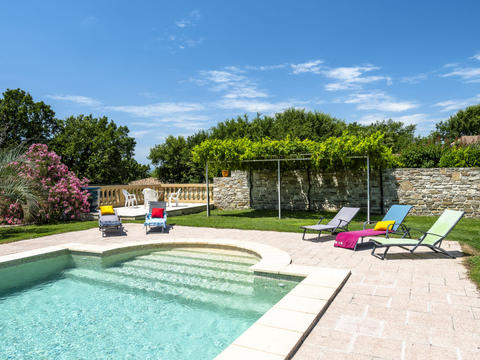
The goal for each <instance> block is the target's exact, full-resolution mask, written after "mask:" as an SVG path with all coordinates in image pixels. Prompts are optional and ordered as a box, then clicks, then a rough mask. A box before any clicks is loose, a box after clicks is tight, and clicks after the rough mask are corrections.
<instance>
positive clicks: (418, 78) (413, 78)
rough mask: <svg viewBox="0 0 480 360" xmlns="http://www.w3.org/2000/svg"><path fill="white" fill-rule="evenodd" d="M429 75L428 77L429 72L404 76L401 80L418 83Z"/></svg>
mask: <svg viewBox="0 0 480 360" xmlns="http://www.w3.org/2000/svg"><path fill="white" fill-rule="evenodd" d="M427 77H428V75H427V74H418V75H412V76H404V77H402V78H401V79H400V82H402V83H407V84H418V83H419V82H421V81H423V80H426V79H427Z"/></svg>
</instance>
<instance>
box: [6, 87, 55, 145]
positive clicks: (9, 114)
mask: <svg viewBox="0 0 480 360" xmlns="http://www.w3.org/2000/svg"><path fill="white" fill-rule="evenodd" d="M58 130H59V121H58V120H57V119H55V113H54V112H53V110H52V109H51V108H50V106H49V105H46V104H45V103H44V102H42V101H40V102H34V101H33V98H32V96H31V95H30V94H29V93H27V92H25V91H23V90H20V89H16V90H11V89H7V90H6V91H5V92H4V93H3V99H0V148H5V147H11V146H15V145H19V144H23V143H32V142H43V143H45V142H48V141H49V140H50V139H52V137H53V136H55V134H56V133H57V132H58Z"/></svg>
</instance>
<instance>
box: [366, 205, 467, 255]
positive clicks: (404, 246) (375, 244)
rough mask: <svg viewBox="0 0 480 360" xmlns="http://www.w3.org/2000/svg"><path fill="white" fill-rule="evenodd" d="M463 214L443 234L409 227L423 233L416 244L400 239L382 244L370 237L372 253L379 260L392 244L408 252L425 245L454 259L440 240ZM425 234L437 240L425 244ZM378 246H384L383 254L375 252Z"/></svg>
mask: <svg viewBox="0 0 480 360" xmlns="http://www.w3.org/2000/svg"><path fill="white" fill-rule="evenodd" d="M463 215H464V214H462V215H461V216H459V218H458V219H457V221H455V223H454V224H453V225H452V226H451V227H450V228H449V229H448V231H447V232H446V233H445V234H444V235H439V234H434V233H432V232H429V231H427V232H424V231H421V230H418V229H413V228H410V229H409V230H416V231H420V232H422V233H423V235H422V236H421V237H420V238H419V239H418V242H417V243H416V244H402V243H401V242H400V241H399V243H398V244H382V243H379V242H377V241H375V240H374V239H371V240H370V241H371V242H372V243H373V249H372V255H373V256H375V257H376V258H378V259H380V260H385V256H386V255H387V252H388V250H390V248H391V247H392V246H398V247H401V248H402V249H404V250H407V251H410V253H413V252H414V251H415V250H417V248H418V247H420V246H426V247H428V248H429V249H431V250H433V251H434V252H436V253H439V254H443V255H446V256H448V257H449V258H452V259H455V256H454V255H452V254H449V253H448V252H447V251H445V250H444V249H442V248H441V247H440V246H441V245H442V241H443V240H444V239H445V238H446V237H447V235H448V234H449V233H450V231H452V229H453V228H454V227H455V226H456V225H457V224H458V222H459V221H460V219H461V218H462V217H463ZM427 235H433V236H436V237H438V240H437V241H435V242H434V243H433V244H425V243H423V240H424V239H425V237H426V236H427ZM404 238H405V236H402V237H401V238H399V240H400V239H404ZM407 246H408V247H411V246H413V248H412V249H409V248H408V247H407ZM379 248H385V251H384V253H383V255H381V254H376V253H375V250H376V249H379Z"/></svg>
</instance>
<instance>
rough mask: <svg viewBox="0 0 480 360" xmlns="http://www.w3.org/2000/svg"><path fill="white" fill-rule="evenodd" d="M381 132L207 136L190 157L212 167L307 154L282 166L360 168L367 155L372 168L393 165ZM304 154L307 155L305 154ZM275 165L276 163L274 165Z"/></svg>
mask: <svg viewBox="0 0 480 360" xmlns="http://www.w3.org/2000/svg"><path fill="white" fill-rule="evenodd" d="M383 138H384V134H383V133H381V132H375V133H373V134H371V135H369V136H362V137H360V136H355V135H350V134H349V133H348V132H345V133H343V134H342V136H339V137H331V138H328V139H327V140H325V141H323V142H315V141H311V140H299V139H290V138H289V137H287V138H286V139H284V140H271V139H269V138H264V139H262V140H261V141H251V140H249V139H247V138H242V139H235V140H218V139H211V140H206V141H204V142H202V143H201V144H199V145H197V146H195V147H194V148H193V150H192V155H193V160H194V161H195V162H197V163H199V164H204V163H205V162H206V161H209V162H210V163H212V165H213V167H222V168H226V169H232V170H233V169H246V168H269V167H272V166H274V165H275V164H272V163H268V162H246V160H247V161H248V160H257V159H263V160H266V159H277V158H281V159H289V158H290V159H291V158H305V157H310V160H309V162H310V163H308V161H304V162H293V161H292V162H288V163H284V164H285V165H283V164H282V166H288V167H290V168H303V167H305V166H308V165H311V166H312V167H314V168H316V169H319V170H330V171H332V170H337V169H339V168H350V169H355V168H361V167H364V166H365V160H364V159H363V158H355V156H357V157H362V156H365V155H367V154H368V155H369V156H370V163H371V166H372V167H383V168H386V167H393V166H396V165H398V160H397V159H396V158H395V156H394V155H393V154H392V150H391V149H390V148H389V147H388V146H386V145H385V144H384V142H383ZM307 154H308V155H307ZM275 166H276V165H275Z"/></svg>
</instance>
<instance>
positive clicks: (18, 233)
mask: <svg viewBox="0 0 480 360" xmlns="http://www.w3.org/2000/svg"><path fill="white" fill-rule="evenodd" d="M282 215H283V218H282V219H281V220H279V219H278V218H277V216H278V214H277V211H275V210H236V211H220V210H213V211H212V212H211V216H210V217H208V218H207V217H206V213H205V212H202V213H198V214H191V215H183V216H175V217H170V218H169V219H168V223H169V224H171V225H183V226H198V227H213V228H220V229H242V230H271V231H283V232H297V233H301V232H302V230H301V229H300V226H301V225H311V224H316V223H317V221H318V219H319V217H321V216H325V217H326V218H327V219H331V218H332V217H333V216H334V215H335V214H334V213H331V212H306V211H295V212H293V211H283V212H282ZM381 218H382V216H376V215H373V216H372V220H380V219H381ZM436 219H437V217H435V216H413V215H409V216H408V217H407V218H406V220H405V225H406V226H407V227H412V228H418V229H420V230H424V231H426V230H428V229H429V228H430V226H431V225H432V224H433V223H434V222H435V220H436ZM365 220H366V215H365V214H360V215H357V217H356V219H355V220H354V221H352V223H351V224H350V226H349V229H350V230H360V229H362V226H363V222H364V221H365ZM130 222H135V223H143V220H137V221H130ZM324 222H325V220H324ZM94 227H97V222H96V221H84V222H66V223H57V224H49V225H29V226H18V227H4V228H0V243H7V242H13V241H18V240H24V239H32V238H36V237H40V236H47V235H53V234H60V233H64V232H70V231H78V230H86V229H90V228H94ZM412 235H413V236H419V235H420V234H419V233H415V232H413V233H412ZM448 239H449V240H454V241H458V242H459V243H460V244H461V245H462V247H463V250H464V252H466V253H468V254H470V255H472V256H470V257H468V258H467V259H466V266H467V267H468V268H469V269H470V276H471V278H472V279H473V280H474V281H475V282H476V283H477V284H479V285H480V220H478V219H469V218H463V219H462V220H460V222H459V223H458V224H457V226H456V227H455V228H454V229H453V231H452V232H451V233H450V234H449V236H448Z"/></svg>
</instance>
